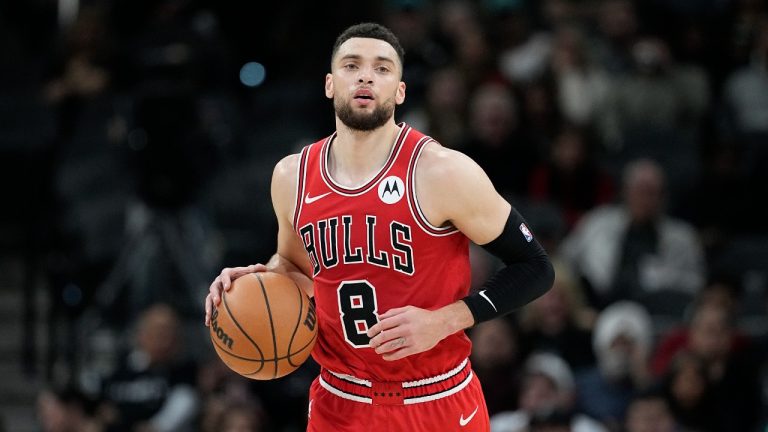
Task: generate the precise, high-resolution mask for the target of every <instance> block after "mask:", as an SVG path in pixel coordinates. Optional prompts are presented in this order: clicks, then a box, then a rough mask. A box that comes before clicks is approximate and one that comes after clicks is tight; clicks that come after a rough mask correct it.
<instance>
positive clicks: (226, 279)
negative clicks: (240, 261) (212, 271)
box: [219, 268, 234, 291]
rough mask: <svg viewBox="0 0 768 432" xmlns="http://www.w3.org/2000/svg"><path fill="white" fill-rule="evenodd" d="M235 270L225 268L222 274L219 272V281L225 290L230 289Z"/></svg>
mask: <svg viewBox="0 0 768 432" xmlns="http://www.w3.org/2000/svg"><path fill="white" fill-rule="evenodd" d="M233 271H234V269H231V268H225V269H223V270H222V271H221V274H219V281H220V282H221V287H222V288H223V289H224V291H227V290H229V287H231V286H232V272H233Z"/></svg>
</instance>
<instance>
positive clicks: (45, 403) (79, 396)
mask: <svg viewBox="0 0 768 432" xmlns="http://www.w3.org/2000/svg"><path fill="white" fill-rule="evenodd" d="M95 409H96V402H95V401H93V400H91V398H89V397H88V396H86V395H85V394H84V393H83V392H81V391H79V390H77V389H75V388H66V389H63V390H58V391H57V390H53V389H43V390H42V391H41V392H40V393H39V394H38V396H37V415H38V418H39V419H40V420H39V421H40V427H41V429H40V430H41V431H42V432H101V431H104V430H105V429H104V425H103V424H102V422H101V421H100V420H99V419H97V417H96V412H95ZM2 430H3V428H2V426H1V425H0V431H2Z"/></svg>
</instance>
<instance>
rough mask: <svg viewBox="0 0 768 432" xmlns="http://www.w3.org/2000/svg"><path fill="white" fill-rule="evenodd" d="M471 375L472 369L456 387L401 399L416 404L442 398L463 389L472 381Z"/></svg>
mask: <svg viewBox="0 0 768 432" xmlns="http://www.w3.org/2000/svg"><path fill="white" fill-rule="evenodd" d="M473 376H474V374H473V373H472V371H469V374H468V375H467V377H466V378H464V381H462V382H461V383H460V384H459V385H457V386H456V387H453V388H450V389H448V390H446V391H443V392H440V393H435V394H433V395H427V396H420V397H415V398H406V399H404V400H403V404H404V405H412V404H417V403H422V402H430V401H434V400H438V399H442V398H444V397H448V396H451V395H454V394H456V393H458V392H460V391H462V390H464V388H465V387H466V386H468V385H469V383H470V381H472V377H473Z"/></svg>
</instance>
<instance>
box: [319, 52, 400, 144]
mask: <svg viewBox="0 0 768 432" xmlns="http://www.w3.org/2000/svg"><path fill="white" fill-rule="evenodd" d="M401 75H402V66H401V65H400V62H399V59H398V57H397V53H396V52H395V49H394V48H392V46H391V45H390V44H388V43H387V42H384V41H382V40H379V39H369V38H351V39H349V40H347V41H346V42H344V43H343V44H341V46H340V47H339V50H338V52H337V53H336V56H335V57H334V58H333V62H332V64H331V73H329V74H328V75H327V76H326V78H325V94H326V96H327V97H328V98H331V99H333V107H334V109H335V111H336V116H337V117H338V118H339V119H340V120H341V121H342V123H344V124H345V125H346V126H347V127H349V128H351V129H354V130H361V131H369V130H374V129H377V128H379V127H381V126H383V125H384V124H385V123H386V122H387V121H389V120H390V119H391V118H392V116H393V115H394V113H395V106H396V105H399V104H401V103H403V101H404V100H405V83H403V82H402V81H401V80H400V77H401Z"/></svg>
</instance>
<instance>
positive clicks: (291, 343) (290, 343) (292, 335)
mask: <svg viewBox="0 0 768 432" xmlns="http://www.w3.org/2000/svg"><path fill="white" fill-rule="evenodd" d="M291 280H292V281H293V279H291ZM293 286H295V287H296V289H297V290H298V293H299V319H298V320H296V327H294V328H293V333H292V334H291V340H290V341H289V342H288V364H290V365H291V366H293V367H299V366H300V365H295V364H293V362H292V361H291V355H292V354H291V347H292V346H293V339H294V338H296V332H298V331H299V326H300V325H301V315H302V312H304V311H303V309H304V296H303V295H302V294H303V293H302V292H301V288H299V286H298V285H296V281H293Z"/></svg>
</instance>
